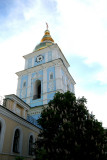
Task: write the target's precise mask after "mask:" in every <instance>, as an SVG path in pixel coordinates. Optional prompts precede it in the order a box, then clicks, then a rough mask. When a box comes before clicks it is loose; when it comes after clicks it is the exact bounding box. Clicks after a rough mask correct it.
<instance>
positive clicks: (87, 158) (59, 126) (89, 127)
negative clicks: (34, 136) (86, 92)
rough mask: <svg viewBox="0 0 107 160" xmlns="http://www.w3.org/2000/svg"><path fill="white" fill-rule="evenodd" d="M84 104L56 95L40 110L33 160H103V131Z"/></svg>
mask: <svg viewBox="0 0 107 160" xmlns="http://www.w3.org/2000/svg"><path fill="white" fill-rule="evenodd" d="M86 102H87V100H86V99H85V98H84V97H82V98H79V99H76V97H75V95H74V94H72V93H70V92H66V93H64V94H63V93H56V94H55V96H54V99H53V100H51V101H50V102H49V106H48V107H47V108H46V109H44V110H43V112H42V114H41V117H40V119H39V120H38V123H39V124H40V125H41V127H42V131H41V133H40V134H39V139H38V141H37V142H36V155H37V160H59V159H61V160H79V159H82V160H106V159H107V156H106V155H105V140H106V136H105V131H104V128H103V127H102V124H101V122H98V120H96V119H95V116H94V115H93V114H90V113H89V111H88V110H87V108H86Z"/></svg>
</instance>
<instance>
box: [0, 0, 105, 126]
mask: <svg viewBox="0 0 107 160" xmlns="http://www.w3.org/2000/svg"><path fill="white" fill-rule="evenodd" d="M45 22H47V23H48V25H49V30H50V33H51V36H52V38H53V39H54V41H55V42H56V43H57V44H58V45H59V47H60V48H61V50H62V52H63V54H64V55H65V57H66V58H67V60H68V62H69V63H70V68H69V71H70V73H71V75H72V76H73V78H74V80H75V81H76V86H75V93H76V97H82V96H84V97H86V98H87V101H88V103H87V107H88V109H89V111H90V112H93V114H94V115H95V117H96V119H98V120H99V121H101V122H102V123H103V126H104V127H107V0H0V75H1V76H0V96H4V95H7V94H13V93H14V94H15V93H16V89H17V76H16V74H15V73H16V72H18V71H21V70H23V69H24V58H23V57H22V56H23V55H26V54H28V53H31V52H32V51H33V49H34V47H35V46H36V45H37V44H38V43H39V42H40V40H41V38H42V36H43V35H44V31H45V29H46V25H45Z"/></svg>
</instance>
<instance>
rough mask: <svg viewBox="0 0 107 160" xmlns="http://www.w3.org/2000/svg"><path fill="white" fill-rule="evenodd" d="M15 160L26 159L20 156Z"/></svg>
mask: <svg viewBox="0 0 107 160" xmlns="http://www.w3.org/2000/svg"><path fill="white" fill-rule="evenodd" d="M15 160H24V158H23V157H19V156H18V157H16V158H15Z"/></svg>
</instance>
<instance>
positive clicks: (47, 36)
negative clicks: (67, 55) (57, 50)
mask: <svg viewBox="0 0 107 160" xmlns="http://www.w3.org/2000/svg"><path fill="white" fill-rule="evenodd" d="M44 41H51V42H54V40H53V39H52V37H51V35H50V32H49V30H46V31H45V35H44V36H43V38H42V39H41V42H44Z"/></svg>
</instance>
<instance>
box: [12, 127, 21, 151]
mask: <svg viewBox="0 0 107 160" xmlns="http://www.w3.org/2000/svg"><path fill="white" fill-rule="evenodd" d="M19 140H20V131H19V129H16V131H15V134H14V141H13V152H15V153H19Z"/></svg>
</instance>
